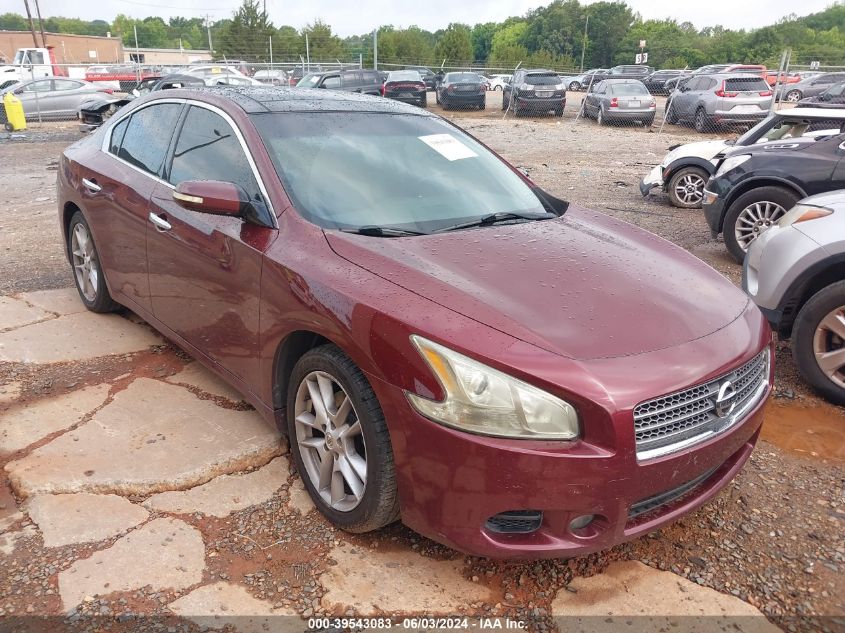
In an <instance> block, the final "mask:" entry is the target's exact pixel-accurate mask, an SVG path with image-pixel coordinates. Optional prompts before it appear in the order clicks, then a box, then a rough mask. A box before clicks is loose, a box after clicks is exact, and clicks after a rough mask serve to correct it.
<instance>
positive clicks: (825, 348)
mask: <svg viewBox="0 0 845 633" xmlns="http://www.w3.org/2000/svg"><path fill="white" fill-rule="evenodd" d="M813 354H814V355H815V357H816V362H817V363H818V364H819V368H820V369H821V370H822V371H823V372H824V373H825V375H826V376H827V377H828V378H829V379H830V380H831V381H832V382H833V383H834V384H836V385H837V386H838V387H841V388H845V306H840V307H838V308H836V309H835V310H832V311H831V312H829V313H828V314H827V316H825V318H823V319H822V320H821V321H820V322H819V324H818V326H817V327H816V331H815V334H814V335H813Z"/></svg>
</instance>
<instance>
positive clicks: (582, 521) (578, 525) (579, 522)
mask: <svg viewBox="0 0 845 633" xmlns="http://www.w3.org/2000/svg"><path fill="white" fill-rule="evenodd" d="M595 518H596V515H594V514H582V515H581V516H579V517H575V518H574V519H572V520H571V521H570V522H569V530H570V531H571V532H576V531H578V530H583V529H584V528H585V527H587V526H588V525H590V523H592V522H593V519H595Z"/></svg>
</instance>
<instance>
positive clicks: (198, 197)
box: [173, 180, 250, 217]
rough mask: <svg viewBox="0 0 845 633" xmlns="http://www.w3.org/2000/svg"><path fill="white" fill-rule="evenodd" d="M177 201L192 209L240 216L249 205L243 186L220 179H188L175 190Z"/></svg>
mask: <svg viewBox="0 0 845 633" xmlns="http://www.w3.org/2000/svg"><path fill="white" fill-rule="evenodd" d="M173 199H174V200H175V201H176V203H177V204H178V205H179V206H181V207H183V208H185V209H189V210H191V211H197V212H199V213H208V214H211V215H228V216H233V217H240V216H242V215H243V214H244V212H245V211H246V207H248V206H249V204H250V203H249V197H248V196H247V194H246V191H244V190H243V187H241V186H240V185H236V184H235V183H233V182H222V181H220V180H186V181H184V182H180V183H179V185H178V186H177V187H176V189H175V190H174V191H173Z"/></svg>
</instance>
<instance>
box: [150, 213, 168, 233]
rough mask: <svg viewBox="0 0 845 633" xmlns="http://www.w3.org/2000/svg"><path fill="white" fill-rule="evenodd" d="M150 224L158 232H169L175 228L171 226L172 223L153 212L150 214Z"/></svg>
mask: <svg viewBox="0 0 845 633" xmlns="http://www.w3.org/2000/svg"><path fill="white" fill-rule="evenodd" d="M150 222H152V223H153V225H154V226H155V227H156V230H157V231H169V230H170V229H171V228H173V227H172V226H170V222H168V221H167V220H166V219H164V218H163V217H161V216H160V215H156V214H155V213H153V212H150Z"/></svg>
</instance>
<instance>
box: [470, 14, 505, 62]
mask: <svg viewBox="0 0 845 633" xmlns="http://www.w3.org/2000/svg"><path fill="white" fill-rule="evenodd" d="M498 28H499V25H498V24H496V23H495V22H485V23H484V24H476V25H475V26H474V27H472V33H471V34H470V39H471V40H472V56H473V59H474V60H475V61H476V62H485V61H487V58H488V57H489V56H490V49H491V47H492V46H493V35H495V34H496V31H497V30H498Z"/></svg>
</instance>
